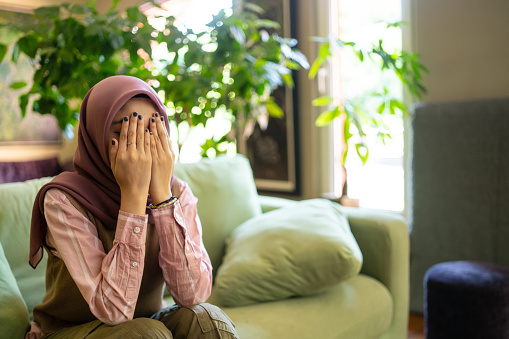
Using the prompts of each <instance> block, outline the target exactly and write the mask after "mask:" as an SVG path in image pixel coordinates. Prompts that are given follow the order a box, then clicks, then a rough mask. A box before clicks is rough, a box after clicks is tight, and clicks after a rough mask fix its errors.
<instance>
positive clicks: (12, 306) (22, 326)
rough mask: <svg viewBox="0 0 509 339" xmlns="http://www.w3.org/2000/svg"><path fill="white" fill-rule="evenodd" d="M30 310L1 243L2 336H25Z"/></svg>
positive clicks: (0, 293) (28, 324) (0, 305)
mask: <svg viewBox="0 0 509 339" xmlns="http://www.w3.org/2000/svg"><path fill="white" fill-rule="evenodd" d="M29 326H30V320H29V318H28V310H27V307H26V305H25V301H24V300H23V297H22V296H21V292H20V291H19V288H18V285H17V283H16V279H15V278H14V275H13V274H12V271H11V268H10V266H9V263H8V262H7V258H6V257H5V253H4V249H3V247H2V244H0V329H1V335H0V336H1V337H2V338H24V337H25V333H26V332H27V330H28V327H29Z"/></svg>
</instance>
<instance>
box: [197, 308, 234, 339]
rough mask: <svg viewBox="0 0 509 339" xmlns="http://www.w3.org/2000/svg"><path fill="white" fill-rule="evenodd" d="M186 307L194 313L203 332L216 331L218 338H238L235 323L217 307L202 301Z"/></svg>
mask: <svg viewBox="0 0 509 339" xmlns="http://www.w3.org/2000/svg"><path fill="white" fill-rule="evenodd" d="M188 308H189V309H190V310H191V311H193V312H194V314H195V315H196V319H197V320H198V324H199V326H200V328H201V331H202V332H203V333H208V332H212V333H214V332H216V333H217V334H219V337H220V338H235V339H239V337H238V335H237V332H236V331H235V324H234V323H233V321H232V320H231V319H230V318H229V317H228V316H227V315H226V313H224V312H223V310H221V309H220V308H219V307H217V306H214V305H211V304H208V303H202V304H199V305H194V306H191V307H188ZM212 333H211V334H212Z"/></svg>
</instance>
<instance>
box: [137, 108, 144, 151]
mask: <svg viewBox="0 0 509 339" xmlns="http://www.w3.org/2000/svg"><path fill="white" fill-rule="evenodd" d="M137 120H138V126H137V129H136V148H137V149H138V150H140V151H142V152H145V142H144V140H145V126H144V125H145V124H144V121H143V117H142V116H141V115H138V119H137Z"/></svg>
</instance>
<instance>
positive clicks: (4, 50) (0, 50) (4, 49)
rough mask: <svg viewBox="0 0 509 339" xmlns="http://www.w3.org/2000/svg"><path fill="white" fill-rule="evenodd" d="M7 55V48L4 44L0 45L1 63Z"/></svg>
mask: <svg viewBox="0 0 509 339" xmlns="http://www.w3.org/2000/svg"><path fill="white" fill-rule="evenodd" d="M6 53H7V46H6V45H4V44H0V62H2V60H3V59H4V56H5V54H6Z"/></svg>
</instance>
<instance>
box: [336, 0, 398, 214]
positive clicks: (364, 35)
mask: <svg viewBox="0 0 509 339" xmlns="http://www.w3.org/2000/svg"><path fill="white" fill-rule="evenodd" d="M397 21H401V0H385V1H375V0H332V1H331V24H332V28H333V31H334V30H336V31H335V32H333V33H335V34H336V35H337V36H339V38H340V39H342V40H344V41H355V42H356V43H357V44H361V45H363V46H369V45H370V44H371V43H372V42H373V43H376V42H377V41H378V39H380V38H382V39H383V40H384V47H385V49H386V50H391V49H394V48H397V49H401V44H402V37H401V31H400V29H397V28H391V29H387V28H386V27H387V22H397ZM332 69H333V76H332V90H333V91H334V92H335V93H336V94H337V93H339V94H340V96H341V97H342V98H345V97H348V98H358V99H359V100H362V97H361V96H360V95H361V93H363V92H366V91H370V90H371V89H372V88H374V87H375V86H377V85H383V86H386V87H387V88H389V89H390V91H391V92H393V93H395V95H394V96H396V97H399V98H401V97H402V88H401V85H400V84H399V83H398V79H397V78H395V76H394V77H392V76H387V75H384V76H382V75H381V72H380V71H379V70H378V69H377V67H375V66H371V65H368V64H367V63H363V64H361V63H360V62H359V61H358V59H357V57H356V56H355V55H353V53H349V52H348V51H345V52H341V53H339V56H338V57H337V59H336V60H335V61H333V65H332ZM373 109H376V107H375V108H373ZM336 120H338V119H336ZM385 123H386V124H387V125H388V126H389V128H390V131H391V136H392V140H390V139H389V140H388V141H386V144H385V145H384V144H383V143H382V142H381V141H379V140H377V139H376V134H375V131H369V130H366V132H367V134H368V136H367V143H368V148H369V159H368V161H367V163H366V164H365V165H364V166H363V165H362V161H361V160H360V159H359V157H358V156H357V154H356V152H355V147H354V146H353V145H352V146H350V149H349V152H348V156H347V160H346V166H345V167H346V173H347V175H346V178H347V183H346V189H347V194H348V197H349V198H350V199H355V200H358V204H359V206H360V207H363V208H372V209H383V210H391V211H403V209H404V169H403V145H404V142H403V140H404V139H403V121H402V119H401V118H399V117H396V116H390V117H388V119H387V120H386V121H385ZM339 128H342V126H339V123H338V122H336V124H335V126H334V129H335V132H334V134H335V135H336V136H337V135H340V134H341V133H339V132H340V131H341V130H338V129H339ZM352 128H354V127H352ZM352 141H354V140H352ZM334 142H335V146H337V145H341V144H342V141H341V140H337V139H336V140H335V141H334ZM337 148H338V147H336V150H335V168H336V170H335V171H336V173H337V174H336V176H337V177H340V176H341V173H340V171H341V155H340V154H341V153H340V152H341V150H339V149H337ZM335 185H336V187H335V190H336V193H341V192H338V191H339V190H340V188H341V186H340V183H336V184H335Z"/></svg>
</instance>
